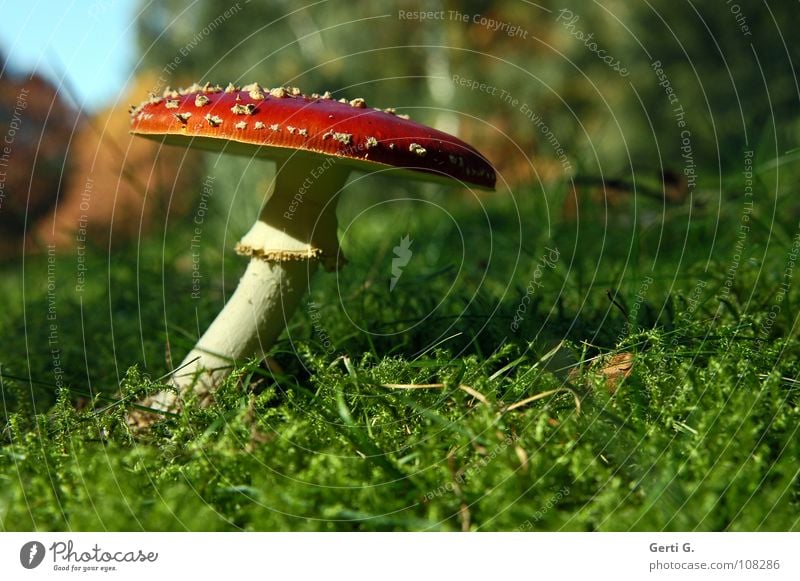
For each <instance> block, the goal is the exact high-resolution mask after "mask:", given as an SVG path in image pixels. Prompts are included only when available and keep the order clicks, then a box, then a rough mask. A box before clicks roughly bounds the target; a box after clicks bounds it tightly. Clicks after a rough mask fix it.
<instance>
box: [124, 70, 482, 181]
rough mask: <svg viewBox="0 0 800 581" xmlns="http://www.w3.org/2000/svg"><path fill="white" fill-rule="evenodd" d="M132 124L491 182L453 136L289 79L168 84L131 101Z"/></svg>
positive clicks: (192, 140) (152, 131)
mask: <svg viewBox="0 0 800 581" xmlns="http://www.w3.org/2000/svg"><path fill="white" fill-rule="evenodd" d="M131 132H132V133H134V134H137V135H141V136H144V137H150V138H154V139H161V140H163V141H164V142H165V143H168V144H174V145H183V146H192V147H201V148H204V149H210V150H213V151H223V150H224V151H227V152H231V153H239V154H244V155H258V156H262V157H269V158H282V157H283V158H285V157H287V156H288V155H291V154H292V152H293V151H304V152H311V153H316V154H322V155H325V156H330V157H337V158H341V159H345V160H347V161H348V163H351V164H352V165H354V166H355V167H356V168H358V169H361V170H365V171H374V170H375V169H376V166H388V167H392V168H401V169H404V170H410V174H408V175H412V176H413V177H415V178H417V179H424V180H433V181H441V180H446V181H450V180H452V179H455V180H459V181H462V182H464V183H467V184H470V185H473V186H478V187H481V188H488V189H493V188H494V185H495V172H494V169H493V168H492V166H491V164H490V163H489V162H488V161H487V160H486V158H485V157H483V156H482V155H481V154H480V153H479V152H478V151H477V150H476V149H475V148H474V147H472V146H471V145H468V144H467V143H465V142H463V141H461V140H460V139H458V138H457V137H453V136H452V135H448V134H447V133H444V132H442V131H437V130H436V129H432V128H430V127H427V126H425V125H422V124H420V123H415V122H414V121H410V120H409V119H408V118H407V117H406V116H404V115H397V114H395V113H394V110H392V109H386V110H380V109H371V108H367V107H366V103H365V102H364V100H363V99H353V100H352V101H347V100H345V99H342V100H340V101H336V100H334V99H332V98H331V96H330V94H329V93H325V94H324V95H316V94H314V95H310V96H308V95H303V94H301V93H300V90H299V89H297V88H294V87H279V88H277V89H272V90H266V89H262V88H261V87H260V86H258V84H257V83H254V84H252V85H247V86H245V87H242V88H238V87H234V86H233V85H228V88H227V89H224V90H223V89H222V88H221V87H219V86H211V85H210V84H206V86H205V87H200V86H199V85H194V86H192V87H190V88H188V89H184V90H180V91H172V90H169V89H168V90H167V91H165V92H164V95H163V97H152V98H151V99H150V100H149V101H145V102H144V103H142V104H141V105H139V106H137V107H133V108H132V109H131ZM404 173H405V172H404Z"/></svg>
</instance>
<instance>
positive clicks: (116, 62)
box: [0, 0, 138, 110]
mask: <svg viewBox="0 0 800 581" xmlns="http://www.w3.org/2000/svg"><path fill="white" fill-rule="evenodd" d="M137 6H138V2H137V1H136V0H82V1H81V0H62V1H59V0H31V1H25V0H0V14H2V18H0V51H1V52H2V53H3V54H4V55H5V56H6V57H7V58H8V62H9V65H10V68H11V70H12V71H13V72H17V73H19V72H27V71H31V70H36V71H37V72H39V73H40V74H42V75H44V76H46V77H47V78H49V79H51V80H53V81H54V82H55V83H56V84H58V80H59V78H60V76H61V75H62V74H64V73H66V76H67V78H68V79H69V81H70V84H71V85H72V86H73V87H74V88H75V92H76V93H77V94H78V95H77V96H78V98H79V99H80V101H81V103H80V105H81V106H82V108H83V109H88V110H95V109H97V108H101V107H103V106H104V105H106V104H108V103H110V102H112V101H113V100H114V99H115V98H116V97H117V95H118V94H119V92H120V89H121V87H122V86H123V85H124V84H125V83H126V82H127V80H128V77H129V75H130V73H131V71H132V69H133V66H134V64H135V62H136V60H135V58H136V50H135V46H136V45H135V42H136V31H135V26H134V14H135V11H136V8H137ZM52 55H57V60H58V61H60V62H59V63H56V62H55V60H56V59H54V58H53V56H52Z"/></svg>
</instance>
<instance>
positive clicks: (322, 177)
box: [142, 155, 349, 411]
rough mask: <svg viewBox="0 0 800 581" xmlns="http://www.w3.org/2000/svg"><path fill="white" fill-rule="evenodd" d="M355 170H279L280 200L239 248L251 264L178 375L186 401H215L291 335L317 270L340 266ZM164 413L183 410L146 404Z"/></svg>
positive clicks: (274, 198) (169, 403) (305, 159)
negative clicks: (247, 365)
mask: <svg viewBox="0 0 800 581" xmlns="http://www.w3.org/2000/svg"><path fill="white" fill-rule="evenodd" d="M348 173H349V172H348V170H347V169H346V168H342V167H340V166H338V165H337V164H336V161H335V159H333V158H324V157H319V156H306V155H302V156H300V155H296V156H294V157H292V158H291V159H290V160H288V161H286V162H279V163H278V173H277V176H276V179H275V181H274V184H273V190H272V193H271V195H270V197H269V199H268V201H267V203H266V205H265V206H264V209H263V210H262V211H261V215H260V217H259V219H258V221H257V222H256V223H255V224H254V225H253V227H252V228H251V229H250V231H249V232H248V233H247V234H246V235H245V236H244V237H243V238H242V240H241V242H239V244H238V245H237V246H236V251H237V252H238V253H239V254H244V255H247V256H250V257H251V258H250V264H249V265H248V267H247V270H246V271H245V273H244V275H243V276H242V278H241V280H240V281H239V286H238V287H237V288H236V291H235V292H234V293H233V295H231V297H230V299H229V300H228V302H227V303H226V304H225V306H224V307H223V309H222V311H221V312H220V313H219V315H217V318H216V319H215V320H214V322H213V323H212V324H211V326H210V327H209V328H208V330H207V331H206V332H205V333H204V334H203V336H202V337H201V338H200V340H199V341H198V342H197V345H196V346H195V347H194V349H192V350H191V351H190V352H189V354H188V355H187V356H186V358H185V359H184V361H183V363H181V365H180V366H179V370H178V371H177V372H176V373H175V374H174V375H173V384H174V385H175V386H176V387H177V388H178V392H179V393H180V395H182V396H183V395H185V394H186V393H187V392H188V391H189V390H193V391H194V392H195V393H196V394H197V395H198V397H199V398H200V402H201V404H203V405H205V404H207V403H209V402H210V400H211V397H210V396H211V395H212V394H213V392H214V391H215V389H216V387H217V386H218V385H219V383H220V382H221V381H222V380H223V379H224V378H225V377H227V376H228V375H229V374H230V373H231V371H232V370H233V368H234V367H235V365H236V364H237V363H242V362H244V361H246V360H247V359H250V358H253V357H262V358H263V357H264V354H265V352H266V351H267V350H268V349H269V347H270V346H271V345H272V344H273V342H274V341H275V340H276V339H277V338H278V336H279V335H280V334H281V332H282V331H283V330H284V329H285V328H286V326H287V324H288V322H289V319H290V318H291V316H292V314H293V313H294V311H295V309H296V308H297V306H298V305H299V303H300V301H301V299H302V297H303V295H304V294H305V293H306V291H307V290H308V286H309V282H310V279H311V276H312V275H313V273H314V271H315V270H316V267H317V263H318V262H322V264H323V265H324V266H325V268H326V270H334V269H335V268H336V267H337V264H338V262H337V260H338V261H341V257H339V256H338V255H339V243H338V238H337V232H336V227H337V222H336V200H337V196H338V193H339V190H340V189H341V188H342V186H344V184H345V182H346V181H347V176H348ZM142 405H144V406H147V407H150V408H154V409H160V410H164V411H176V410H178V409H180V407H181V401H180V399H178V396H177V395H176V394H175V393H172V392H161V393H158V394H156V395H155V396H153V397H151V398H149V400H148V401H146V402H143V404H142Z"/></svg>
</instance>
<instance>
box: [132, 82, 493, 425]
mask: <svg viewBox="0 0 800 581" xmlns="http://www.w3.org/2000/svg"><path fill="white" fill-rule="evenodd" d="M131 132H132V133H134V134H136V135H140V136H143V137H148V138H151V139H156V140H159V141H163V142H164V143H166V144H172V145H182V146H185V147H197V148H202V149H206V150H211V151H217V152H223V151H224V152H230V153H236V154H240V155H247V156H251V157H263V158H267V159H270V160H273V161H275V162H276V163H277V174H276V176H275V179H274V181H273V189H272V193H271V195H270V196H269V198H268V200H267V202H266V204H265V205H264V208H263V210H262V211H261V215H260V216H259V218H258V220H257V221H256V223H255V224H254V225H253V227H252V228H251V229H250V231H249V232H248V233H247V234H245V236H244V237H243V238H242V240H241V241H240V242H239V243H238V244H237V245H236V252H237V253H239V254H242V255H245V256H249V257H250V258H251V260H250V264H249V265H248V267H247V270H246V271H245V273H244V275H243V276H242V278H241V280H240V281H239V286H238V287H237V288H236V291H235V292H234V293H233V295H232V296H231V298H230V299H229V300H228V302H227V303H226V304H225V306H224V308H223V309H222V311H221V312H220V313H219V315H218V316H217V318H216V319H215V320H214V322H213V323H212V324H211V326H210V327H209V328H208V330H207V331H206V332H205V334H204V335H203V336H202V337H201V338H200V340H199V341H198V343H197V345H196V346H195V348H194V349H192V351H191V352H190V353H189V354H188V355H187V356H186V358H185V359H184V361H183V363H182V365H181V366H180V367H179V371H178V372H177V373H176V374H175V375H174V377H173V383H174V384H175V387H176V388H177V390H176V391H178V393H179V394H184V393H186V392H187V391H188V390H190V389H194V390H195V392H196V393H197V394H198V396H199V398H200V401H201V403H205V402H207V401H208V400H209V396H210V395H211V394H212V393H213V391H214V388H215V386H216V385H217V384H218V383H219V382H220V380H221V379H223V378H224V377H225V376H226V375H228V374H229V373H230V371H231V369H232V364H233V363H234V362H235V361H238V360H241V359H242V358H249V357H253V356H256V355H261V354H263V352H264V350H265V349H266V348H268V347H269V345H270V344H271V343H272V342H273V341H275V339H277V337H278V335H279V334H280V333H281V331H282V330H283V329H284V328H285V324H286V321H287V320H288V319H289V317H290V316H291V314H292V312H293V311H294V310H295V308H296V307H297V305H298V303H299V301H300V299H301V298H302V296H303V294H304V293H305V292H306V290H307V286H308V280H309V274H310V270H311V268H312V267H314V266H315V265H314V264H313V263H315V262H317V263H321V264H322V265H323V266H324V268H325V269H326V270H327V271H332V270H336V269H337V268H338V266H339V265H340V264H342V258H341V257H340V250H339V243H338V239H337V232H336V228H337V222H336V196H337V195H338V193H339V191H340V190H341V189H342V187H343V186H344V184H345V182H346V181H347V178H348V176H349V174H350V172H351V171H353V170H360V171H367V172H369V171H376V170H383V169H393V170H399V171H392V172H391V173H390V174H389V175H402V176H405V177H409V178H414V179H418V180H419V179H421V180H425V181H438V182H449V183H462V184H468V185H471V186H476V187H479V188H484V189H494V184H495V172H494V169H493V168H492V166H491V164H489V162H488V161H487V160H486V159H485V158H484V157H483V156H482V155H481V154H480V153H478V151H477V150H475V149H474V148H473V147H471V146H470V145H468V144H466V143H464V142H463V141H461V140H460V139H458V138H456V137H453V136H452V135H448V134H446V133H443V132H441V131H437V130H436V129H432V128H430V127H426V126H425V125H421V124H419V123H415V122H413V121H410V120H409V119H408V117H406V116H404V115H397V114H396V113H395V112H394V110H393V109H385V110H381V109H371V108H367V106H366V103H365V102H364V100H363V99H353V100H351V101H347V100H346V99H340V100H338V101H337V100H334V99H333V98H331V95H330V93H327V92H326V93H325V94H323V95H317V94H313V95H303V94H302V93H301V92H300V90H299V89H297V88H294V87H278V88H275V89H272V90H269V89H262V88H261V87H260V86H259V85H258V84H257V83H253V84H251V85H247V86H244V87H241V88H239V87H235V86H234V85H232V84H229V85H228V87H227V88H226V89H222V88H221V87H219V86H212V85H211V84H206V85H205V86H203V87H201V86H199V85H194V86H192V87H190V88H188V89H184V90H179V91H173V90H169V89H168V90H166V91H165V92H164V94H163V96H162V97H151V98H150V99H149V100H148V101H145V102H144V103H142V104H141V105H139V106H137V107H133V108H132V110H131ZM142 405H144V406H149V407H150V408H151V409H155V410H163V411H174V410H177V409H179V407H180V398H179V397H178V396H177V395H176V394H175V393H173V392H162V393H159V394H157V395H155V396H153V397H151V398H149V400H146V401H145V402H143V404H142ZM139 416H140V414H139ZM139 420H141V417H139V418H138V419H137V420H134V421H133V422H132V423H134V424H135V423H137V422H138V421H139Z"/></svg>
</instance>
